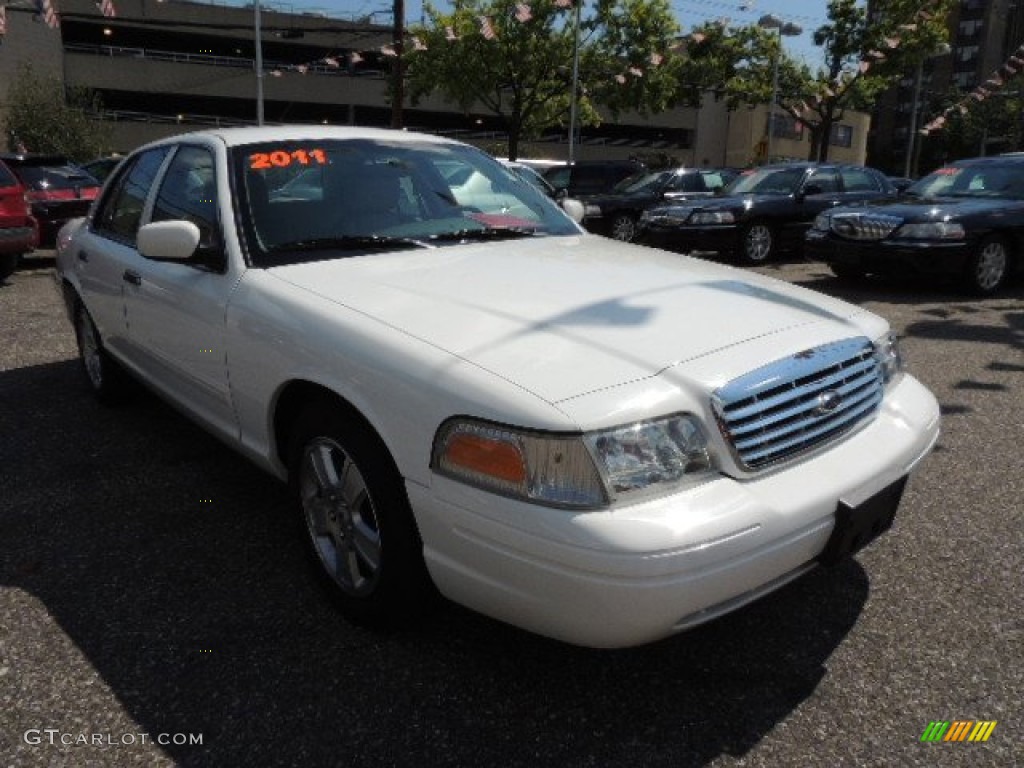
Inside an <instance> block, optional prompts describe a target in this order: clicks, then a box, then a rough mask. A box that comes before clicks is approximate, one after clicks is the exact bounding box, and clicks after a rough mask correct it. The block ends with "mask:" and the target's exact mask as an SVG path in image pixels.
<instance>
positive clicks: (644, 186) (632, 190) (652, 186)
mask: <svg viewBox="0 0 1024 768" xmlns="http://www.w3.org/2000/svg"><path fill="white" fill-rule="evenodd" d="M674 175H675V171H658V172H655V173H649V172H647V171H644V172H642V173H634V174H633V175H632V176H627V177H626V178H625V179H623V180H622V181H620V182H619V183H618V184H616V185H615V186H614V187H612V192H615V193H616V194H620V195H631V194H633V195H635V194H638V193H641V192H655V191H657V190H659V189H661V188H662V187H664V186H665V185H666V184H668V182H669V181H671V180H672V177H673V176H674Z"/></svg>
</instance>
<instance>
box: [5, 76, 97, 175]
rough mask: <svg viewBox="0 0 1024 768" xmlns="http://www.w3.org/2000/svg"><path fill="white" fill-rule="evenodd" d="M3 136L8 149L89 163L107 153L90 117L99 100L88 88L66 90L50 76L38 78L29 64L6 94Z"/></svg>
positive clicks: (95, 124) (95, 125)
mask: <svg viewBox="0 0 1024 768" xmlns="http://www.w3.org/2000/svg"><path fill="white" fill-rule="evenodd" d="M7 102H8V105H7V115H6V118H5V120H4V126H3V130H4V134H5V136H6V137H7V143H8V147H9V148H10V149H11V150H16V149H18V146H19V145H21V146H23V147H25V148H26V149H27V150H29V151H30V152H45V153H54V154H61V155H66V156H67V157H69V158H71V159H72V160H77V161H84V160H90V159H92V158H94V157H96V156H98V155H101V154H104V153H105V152H106V151H107V150H108V147H107V141H106V139H105V137H104V135H103V132H102V130H101V129H100V127H99V125H98V124H97V123H96V122H95V121H94V120H92V119H91V118H90V114H92V113H94V112H95V111H96V110H97V109H98V108H99V99H98V98H97V97H96V96H95V94H93V93H92V92H91V91H89V90H88V89H83V88H68V89H65V88H64V86H63V84H62V83H61V82H60V81H59V80H57V79H56V78H53V77H44V76H41V75H38V74H37V73H36V72H35V71H34V70H33V69H32V65H31V64H30V63H27V62H26V63H25V64H23V65H22V66H21V68H20V69H19V71H18V75H17V77H15V78H14V80H13V82H12V83H11V85H10V87H9V88H8V91H7Z"/></svg>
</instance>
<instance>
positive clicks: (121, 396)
mask: <svg viewBox="0 0 1024 768" xmlns="http://www.w3.org/2000/svg"><path fill="white" fill-rule="evenodd" d="M75 338H76V340H77V341H78V354H79V356H80V357H81V360H82V368H83V369H84V370H85V375H86V378H87V379H88V380H89V386H90V388H91V389H92V392H93V395H95V396H96V399H97V400H99V401H100V402H101V403H103V404H104V405H116V404H118V403H120V402H123V401H124V400H125V399H126V397H127V395H128V392H129V385H130V381H129V379H128V375H127V374H126V373H125V372H124V369H123V368H121V366H120V365H118V364H117V363H116V362H114V360H112V359H111V357H110V355H109V354H108V353H107V350H106V349H104V347H103V340H102V339H101V338H100V332H99V331H98V330H96V325H95V324H94V323H93V321H92V318H91V317H90V316H89V311H88V310H87V309H86V308H85V307H84V306H83V305H82V304H81V303H79V304H78V307H77V308H76V309H75Z"/></svg>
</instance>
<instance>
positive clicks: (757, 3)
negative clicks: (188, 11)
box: [232, 0, 827, 67]
mask: <svg viewBox="0 0 1024 768" xmlns="http://www.w3.org/2000/svg"><path fill="white" fill-rule="evenodd" d="M584 1H585V2H586V0H584ZM261 2H262V3H263V4H265V5H266V6H269V7H272V8H279V9H281V10H286V11H294V12H302V11H318V12H321V13H326V14H327V15H328V16H335V17H341V18H358V17H361V16H368V15H370V14H373V15H374V19H375V20H376V21H379V22H380V23H390V18H391V8H392V3H391V0H290V1H285V0H281V1H280V2H278V0H261ZM433 2H434V5H435V6H437V7H439V8H441V9H445V8H447V7H450V4H449V3H448V2H446V0H433ZM232 4H234V3H232ZM669 4H670V5H671V7H672V10H673V11H674V12H675V14H676V19H678V21H679V23H680V25H681V26H682V28H683V31H684V32H689V31H690V29H692V28H693V27H694V26H697V25H699V24H702V23H704V22H705V21H713V20H715V19H729V20H730V23H731V24H736V25H741V24H752V23H755V22H757V20H758V19H759V18H760V17H761V16H763V15H764V14H766V13H770V14H772V15H774V16H778V17H779V18H780V19H783V20H784V21H791V22H793V23H795V24H799V25H800V26H801V27H803V30H804V31H803V34H802V35H800V36H799V37H787V38H785V40H784V45H785V46H786V51H787V52H788V53H789V54H790V55H791V56H794V57H796V58H797V59H802V60H803V61H805V62H806V63H807V64H808V65H810V66H811V67H815V66H817V65H818V64H820V63H821V54H820V50H819V49H818V48H817V47H815V45H814V42H813V40H812V39H811V38H812V35H813V32H814V30H815V29H817V28H818V27H820V26H821V25H822V24H824V23H825V21H826V20H827V19H826V15H825V11H826V7H827V0H746V1H745V0H669ZM422 8H423V6H422V0H405V9H406V17H407V18H406V20H407V22H409V23H416V22H418V21H419V20H420V17H421V15H422Z"/></svg>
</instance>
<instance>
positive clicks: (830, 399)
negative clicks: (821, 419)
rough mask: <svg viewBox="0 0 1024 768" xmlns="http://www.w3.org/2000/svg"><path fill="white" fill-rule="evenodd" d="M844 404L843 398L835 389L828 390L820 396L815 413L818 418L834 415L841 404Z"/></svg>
mask: <svg viewBox="0 0 1024 768" xmlns="http://www.w3.org/2000/svg"><path fill="white" fill-rule="evenodd" d="M841 402H843V396H842V395H841V394H839V393H838V392H837V391H836V390H834V389H829V390H826V391H825V392H822V393H821V394H820V395H818V405H817V406H816V407H815V409H814V413H815V414H816V415H818V416H824V415H825V414H827V413H832V411H834V410H835V409H836V408H838V407H839V404H840V403H841Z"/></svg>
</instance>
